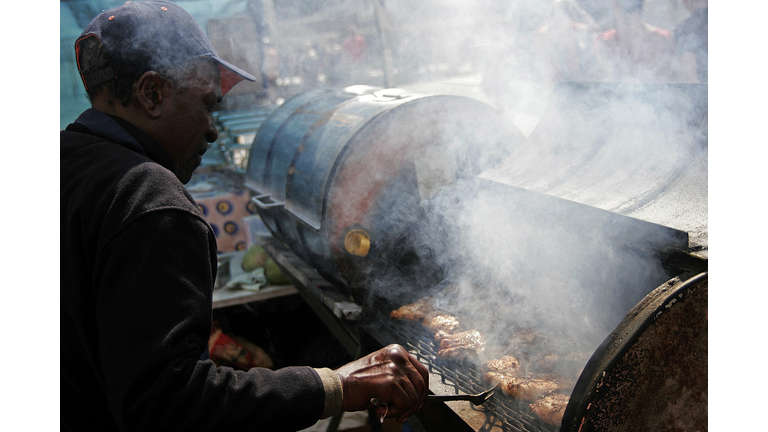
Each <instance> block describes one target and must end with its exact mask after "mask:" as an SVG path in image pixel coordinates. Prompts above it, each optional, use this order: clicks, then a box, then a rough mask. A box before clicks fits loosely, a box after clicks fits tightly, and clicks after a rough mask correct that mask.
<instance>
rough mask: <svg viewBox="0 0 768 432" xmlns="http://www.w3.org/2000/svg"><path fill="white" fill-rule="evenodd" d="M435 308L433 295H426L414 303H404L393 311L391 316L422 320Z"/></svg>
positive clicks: (401, 318)
mask: <svg viewBox="0 0 768 432" xmlns="http://www.w3.org/2000/svg"><path fill="white" fill-rule="evenodd" d="M433 309H434V307H433V305H432V298H431V297H424V298H422V299H419V300H417V301H416V302H414V303H410V304H407V305H403V306H401V307H399V308H397V309H395V310H393V311H392V312H390V314H389V316H390V318H394V319H398V320H407V321H422V320H423V319H424V317H425V316H427V314H428V313H430V312H432V310H433Z"/></svg>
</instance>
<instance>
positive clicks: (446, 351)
mask: <svg viewBox="0 0 768 432" xmlns="http://www.w3.org/2000/svg"><path fill="white" fill-rule="evenodd" d="M438 333H439V334H441V340H440V350H439V351H438V352H437V354H436V355H435V358H438V359H441V360H463V359H466V358H468V357H473V356H478V355H480V354H482V353H483V352H484V351H485V338H483V335H482V334H480V332H478V331H477V330H467V331H463V332H459V333H455V334H447V333H445V332H443V331H438ZM435 339H437V335H436V336H435Z"/></svg>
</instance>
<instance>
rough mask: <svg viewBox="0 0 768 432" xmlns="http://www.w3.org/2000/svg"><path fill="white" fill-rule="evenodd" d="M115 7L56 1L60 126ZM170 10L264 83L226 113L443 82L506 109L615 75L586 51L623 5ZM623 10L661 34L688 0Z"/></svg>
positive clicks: (407, 2)
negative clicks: (558, 84) (557, 88)
mask: <svg viewBox="0 0 768 432" xmlns="http://www.w3.org/2000/svg"><path fill="white" fill-rule="evenodd" d="M122 3H123V1H122V0H62V1H61V2H60V13H61V21H60V29H61V46H60V54H61V74H60V78H61V86H60V90H61V98H60V108H61V109H60V123H61V128H64V127H66V125H67V124H69V123H70V122H71V121H73V120H74V119H75V118H76V117H77V115H79V113H80V112H82V111H83V110H84V109H86V108H88V107H89V106H88V102H87V99H86V98H85V92H84V90H83V88H82V83H81V82H80V79H79V76H78V74H77V67H76V65H75V60H74V49H73V46H74V42H75V39H76V38H77V37H78V36H79V34H80V33H81V31H82V29H83V28H84V27H85V25H87V23H88V22H89V21H90V20H91V19H92V18H93V17H94V16H96V15H97V14H98V13H99V12H101V11H102V10H106V9H109V8H112V7H115V6H117V5H119V4H122ZM174 3H177V4H179V5H180V6H182V7H184V8H185V9H186V10H187V11H189V12H190V13H191V14H192V15H193V16H194V17H195V19H196V20H197V21H198V23H199V24H200V25H201V27H202V28H203V29H204V30H205V31H206V32H207V34H208V36H209V37H210V38H211V39H212V41H213V42H214V46H215V47H216V49H217V51H218V53H219V55H221V56H222V57H224V58H225V59H227V60H230V61H232V62H233V63H235V64H237V65H239V66H241V67H243V68H244V69H246V70H248V71H250V72H252V73H254V74H255V75H257V76H259V78H260V80H259V82H256V83H252V84H240V85H238V86H237V87H235V89H234V92H233V93H230V97H228V98H227V99H226V100H225V104H228V106H224V107H222V108H223V109H226V108H230V109H232V108H237V107H242V106H253V105H254V104H270V103H271V104H278V105H279V104H280V103H281V102H282V101H284V100H285V99H287V98H290V97H291V96H293V95H295V94H297V93H300V92H303V91H305V90H308V89H312V88H317V87H322V86H333V87H343V86H348V85H353V84H364V85H372V86H380V87H407V88H416V87H418V86H419V85H420V84H426V83H434V82H436V81H445V80H446V79H449V78H454V80H455V79H457V78H458V79H459V80H460V81H459V82H460V83H461V84H462V85H463V86H464V87H466V90H467V91H468V92H470V93H474V95H475V96H476V97H478V98H482V99H485V101H487V102H490V103H492V104H494V105H497V106H502V105H504V104H507V105H509V104H510V103H512V101H513V100H514V101H516V100H517V98H519V96H520V93H521V92H524V91H525V88H526V87H525V86H524V85H522V86H521V85H520V83H521V82H524V83H530V82H549V81H558V80H562V81H595V80H608V81H611V80H618V79H619V78H617V77H616V76H615V75H614V76H610V75H607V74H605V73H602V72H606V71H607V70H608V67H603V66H601V64H602V63H601V62H603V63H604V62H605V59H601V58H599V53H595V52H594V48H595V45H598V44H599V42H598V39H599V38H600V36H601V34H602V33H604V32H606V31H610V30H611V29H614V28H616V27H617V19H620V17H618V16H617V11H619V10H620V8H617V7H616V5H615V4H614V0H470V1H467V0H441V1H436V0H418V1H417V0H326V1H323V2H307V1H301V0H186V1H175V2H174ZM621 3H630V4H631V3H640V4H641V6H642V10H641V16H642V19H643V20H644V21H645V23H646V24H648V25H650V26H654V27H656V28H658V29H661V30H666V31H668V32H669V33H672V32H673V31H674V30H675V29H676V28H677V27H678V26H680V24H681V23H682V22H683V21H685V20H686V19H687V18H689V17H690V16H691V11H690V9H689V8H688V7H687V6H688V5H687V4H686V3H692V2H691V0H646V1H645V2H642V1H640V2H638V1H632V0H621V1H617V2H616V4H619V5H620V4H621ZM642 3H644V4H642ZM704 3H705V4H706V2H704ZM630 6H631V5H630ZM705 23H706V21H705ZM676 60H677V59H670V60H669V62H670V68H671V71H670V72H669V73H667V74H666V75H665V76H664V77H662V78H661V80H663V81H667V82H682V81H690V79H686V78H685V76H684V73H683V72H682V71H681V69H680V67H679V66H676V65H675V64H674V63H675V62H676ZM654 80H659V78H658V77H657V78H655V79H654ZM454 82H455V81H454ZM513 88H514V89H515V90H514V91H513ZM515 93H517V94H515ZM233 96H234V97H233ZM516 96H517V98H516Z"/></svg>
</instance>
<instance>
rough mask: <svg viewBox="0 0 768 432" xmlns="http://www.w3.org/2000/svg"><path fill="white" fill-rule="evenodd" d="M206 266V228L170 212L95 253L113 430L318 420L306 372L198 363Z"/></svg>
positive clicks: (136, 223) (318, 394)
mask: <svg viewBox="0 0 768 432" xmlns="http://www.w3.org/2000/svg"><path fill="white" fill-rule="evenodd" d="M212 260H213V261H212ZM215 260H216V241H215V237H214V236H213V234H212V233H211V232H210V229H209V228H208V225H207V224H206V223H205V222H204V221H203V220H202V219H201V218H199V217H197V216H196V215H194V214H192V213H189V212H185V211H181V210H177V209H160V210H156V211H152V212H150V213H148V214H144V215H142V216H141V217H138V218H136V219H134V220H132V221H130V223H128V224H127V225H126V226H125V227H124V228H122V229H121V230H120V231H119V232H117V233H116V234H115V235H114V236H113V237H112V238H111V239H110V241H109V242H108V243H107V244H106V245H105V246H104V248H103V249H102V250H101V252H100V254H99V258H98V261H97V263H96V270H97V271H96V272H95V273H94V279H95V280H94V281H93V282H94V286H95V287H97V289H98V292H97V293H96V310H97V322H98V329H99V330H98V331H99V343H100V356H101V365H102V367H103V376H104V380H105V382H104V383H103V385H104V388H105V391H106V394H107V398H108V403H109V406H110V409H111V410H112V413H113V415H114V417H115V419H116V420H117V422H118V424H119V425H120V427H121V429H122V430H125V431H151V430H195V431H207V430H237V429H239V428H247V429H248V430H269V431H281V430H286V431H287V430H297V429H301V428H305V427H308V426H311V425H312V424H313V423H314V422H316V421H317V420H318V419H319V418H320V416H321V414H323V411H324V406H325V405H326V404H325V390H324V385H323V380H322V379H321V377H320V375H319V374H318V372H317V371H316V370H314V369H312V368H309V367H288V368H284V369H281V370H277V371H272V370H269V369H262V368H254V369H252V370H250V371H248V372H244V371H235V370H233V369H231V368H228V367H216V366H215V365H214V363H213V362H212V361H210V360H200V355H201V354H202V352H203V351H204V350H205V347H206V345H207V343H208V337H209V335H210V330H211V300H212V286H213V279H214V277H215V275H214V274H213V268H212V263H214V264H213V265H215ZM326 387H327V384H326ZM326 409H327V407H326Z"/></svg>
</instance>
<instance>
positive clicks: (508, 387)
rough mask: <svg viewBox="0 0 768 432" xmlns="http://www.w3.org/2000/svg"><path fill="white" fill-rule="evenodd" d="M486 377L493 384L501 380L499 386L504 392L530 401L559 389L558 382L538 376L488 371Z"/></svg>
mask: <svg viewBox="0 0 768 432" xmlns="http://www.w3.org/2000/svg"><path fill="white" fill-rule="evenodd" d="M484 378H485V380H486V381H488V382H490V383H492V384H496V382H497V381H501V383H500V384H499V388H501V391H502V392H504V394H506V395H507V396H510V397H513V398H515V399H519V400H523V401H529V402H533V401H535V400H536V399H539V398H540V397H542V396H546V395H548V394H550V393H552V392H554V391H555V390H557V384H556V383H554V382H552V381H547V380H543V379H538V378H528V377H519V376H514V375H505V374H502V373H499V372H487V373H486V374H485V376H484Z"/></svg>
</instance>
